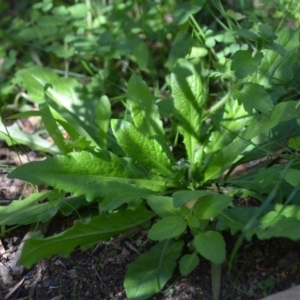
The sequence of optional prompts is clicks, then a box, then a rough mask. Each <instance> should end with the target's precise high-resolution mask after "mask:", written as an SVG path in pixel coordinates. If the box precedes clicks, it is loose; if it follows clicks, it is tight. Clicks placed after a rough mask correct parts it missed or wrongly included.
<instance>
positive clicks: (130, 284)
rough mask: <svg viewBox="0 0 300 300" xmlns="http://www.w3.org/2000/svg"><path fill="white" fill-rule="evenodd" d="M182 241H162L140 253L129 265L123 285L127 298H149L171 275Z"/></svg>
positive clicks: (158, 290) (139, 299)
mask: <svg viewBox="0 0 300 300" xmlns="http://www.w3.org/2000/svg"><path fill="white" fill-rule="evenodd" d="M182 247H183V241H179V242H175V241H172V240H168V241H164V242H161V243H159V244H158V245H155V246H154V247H152V248H151V249H150V250H149V251H148V252H146V253H143V254H141V255H140V256H139V257H138V258H137V259H136V260H135V261H134V262H132V263H131V264H130V265H129V268H128V271H127V273H126V275H125V280H124V286H125V290H126V295H127V298H128V300H144V299H149V298H150V297H151V296H153V295H154V294H156V293H158V292H160V291H161V289H162V288H163V287H164V286H165V284H166V283H167V282H168V280H169V279H170V278H171V277H172V274H173V270H174V269H175V267H176V260H177V259H178V257H179V255H180V253H181V250H182Z"/></svg>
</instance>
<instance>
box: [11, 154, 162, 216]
mask: <svg viewBox="0 0 300 300" xmlns="http://www.w3.org/2000/svg"><path fill="white" fill-rule="evenodd" d="M8 177H9V178H19V179H23V180H26V181H29V182H31V183H34V184H37V185H39V184H46V185H51V186H53V187H55V188H56V189H61V190H64V191H68V192H71V193H73V196H77V195H85V196H86V198H87V200H88V201H91V200H93V199H94V198H96V197H105V199H104V200H106V201H107V203H106V206H104V207H103V209H107V210H108V209H113V208H116V207H118V206H119V205H121V204H123V203H127V202H132V201H135V200H138V199H140V198H142V197H145V196H146V195H151V194H153V190H152V189H154V190H155V189H156V190H157V189H158V190H163V189H164V186H165V182H164V181H160V180H156V179H153V178H152V179H150V178H149V177H148V175H147V174H145V173H143V171H142V170H141V169H139V168H138V167H137V166H136V167H135V166H134V165H133V164H132V162H130V160H123V159H120V158H119V157H117V156H116V155H113V154H112V153H110V152H108V151H105V150H103V151H101V152H100V153H99V154H97V156H94V155H92V154H91V153H89V152H86V151H81V152H80V153H69V154H68V155H66V156H56V157H54V158H48V159H46V160H44V161H40V162H31V163H28V164H24V165H22V166H20V167H18V168H17V169H15V170H14V171H13V172H11V173H10V174H9V176H8ZM147 188H150V189H147Z"/></svg>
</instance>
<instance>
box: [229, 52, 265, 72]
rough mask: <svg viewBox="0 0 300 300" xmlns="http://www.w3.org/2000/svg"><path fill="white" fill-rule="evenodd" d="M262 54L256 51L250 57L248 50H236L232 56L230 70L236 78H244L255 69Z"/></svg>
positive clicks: (259, 62)
mask: <svg viewBox="0 0 300 300" xmlns="http://www.w3.org/2000/svg"><path fill="white" fill-rule="evenodd" d="M262 58H263V54H262V53H261V52H257V53H256V55H255V56H254V57H252V52H251V51H248V50H238V51H236V52H235V53H234V54H233V55H232V56H231V59H232V63H231V70H232V71H235V75H236V77H237V78H245V77H247V76H249V75H252V74H253V73H254V72H255V71H257V69H258V67H259V66H260V64H261V60H262Z"/></svg>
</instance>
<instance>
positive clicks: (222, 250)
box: [194, 230, 226, 264]
mask: <svg viewBox="0 0 300 300" xmlns="http://www.w3.org/2000/svg"><path fill="white" fill-rule="evenodd" d="M194 245H195V247H196V249H197V251H198V252H199V253H200V254H201V255H202V256H203V257H204V258H206V259H207V260H209V261H211V262H213V263H215V264H221V263H223V262H224V261H225V259H226V244H225V241H224V239H223V237H222V235H221V234H220V233H219V232H217V231H212V230H209V231H205V232H201V233H198V234H197V235H196V236H195V239H194Z"/></svg>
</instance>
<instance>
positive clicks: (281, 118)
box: [242, 101, 300, 139]
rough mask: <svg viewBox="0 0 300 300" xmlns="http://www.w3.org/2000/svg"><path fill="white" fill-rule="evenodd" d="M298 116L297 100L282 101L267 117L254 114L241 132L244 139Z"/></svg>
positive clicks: (299, 110) (299, 107)
mask: <svg viewBox="0 0 300 300" xmlns="http://www.w3.org/2000/svg"><path fill="white" fill-rule="evenodd" d="M299 117H300V105H298V102H297V101H287V102H282V103H279V104H277V105H275V106H274V109H273V111H272V112H271V115H270V116H269V117H267V116H265V115H256V116H255V117H254V118H253V121H252V122H251V124H250V125H249V126H248V127H247V128H246V130H245V131H244V132H243V134H242V136H243V138H245V139H252V138H254V137H256V136H258V135H259V134H261V133H264V132H268V131H269V130H270V129H271V128H273V127H275V126H277V125H278V124H280V123H282V122H285V121H289V120H292V119H295V118H299Z"/></svg>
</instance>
